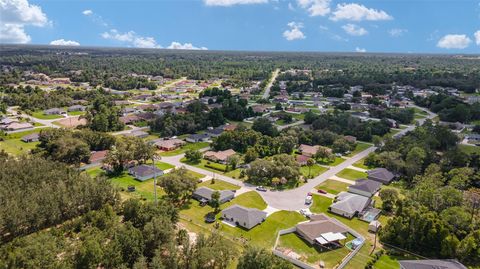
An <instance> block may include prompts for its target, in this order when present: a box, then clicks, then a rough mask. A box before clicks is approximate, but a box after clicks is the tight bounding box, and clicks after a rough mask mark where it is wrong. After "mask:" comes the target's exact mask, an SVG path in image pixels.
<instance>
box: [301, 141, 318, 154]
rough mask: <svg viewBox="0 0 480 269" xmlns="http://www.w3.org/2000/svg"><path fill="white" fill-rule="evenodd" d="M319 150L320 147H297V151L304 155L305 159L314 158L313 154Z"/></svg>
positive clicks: (303, 145) (302, 145)
mask: <svg viewBox="0 0 480 269" xmlns="http://www.w3.org/2000/svg"><path fill="white" fill-rule="evenodd" d="M319 148H320V146H318V145H317V146H309V145H305V144H301V145H300V147H298V151H300V153H301V154H302V155H305V156H307V157H312V156H314V155H315V154H317V151H318V149H319Z"/></svg>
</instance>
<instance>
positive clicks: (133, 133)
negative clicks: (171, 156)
mask: <svg viewBox="0 0 480 269" xmlns="http://www.w3.org/2000/svg"><path fill="white" fill-rule="evenodd" d="M123 136H127V137H138V138H145V137H147V136H148V133H147V132H145V131H140V130H137V131H131V132H129V133H126V134H123Z"/></svg>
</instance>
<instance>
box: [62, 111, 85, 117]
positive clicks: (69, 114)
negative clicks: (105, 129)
mask: <svg viewBox="0 0 480 269" xmlns="http://www.w3.org/2000/svg"><path fill="white" fill-rule="evenodd" d="M86 113H87V112H86V111H71V112H67V114H68V116H82V115H85V114H86Z"/></svg>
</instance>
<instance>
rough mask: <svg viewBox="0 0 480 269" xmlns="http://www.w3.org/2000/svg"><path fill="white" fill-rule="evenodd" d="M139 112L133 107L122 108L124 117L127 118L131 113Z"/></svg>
mask: <svg viewBox="0 0 480 269" xmlns="http://www.w3.org/2000/svg"><path fill="white" fill-rule="evenodd" d="M135 112H137V109H135V108H133V107H124V108H122V115H123V116H126V115H128V114H131V113H135Z"/></svg>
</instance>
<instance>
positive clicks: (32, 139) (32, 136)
mask: <svg viewBox="0 0 480 269" xmlns="http://www.w3.org/2000/svg"><path fill="white" fill-rule="evenodd" d="M39 138H40V135H39V134H38V133H34V134H28V135H25V136H23V137H22V138H21V140H22V141H23V142H25V143H30V142H37V141H38V140H39Z"/></svg>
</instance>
